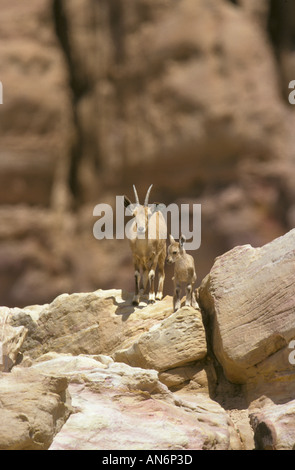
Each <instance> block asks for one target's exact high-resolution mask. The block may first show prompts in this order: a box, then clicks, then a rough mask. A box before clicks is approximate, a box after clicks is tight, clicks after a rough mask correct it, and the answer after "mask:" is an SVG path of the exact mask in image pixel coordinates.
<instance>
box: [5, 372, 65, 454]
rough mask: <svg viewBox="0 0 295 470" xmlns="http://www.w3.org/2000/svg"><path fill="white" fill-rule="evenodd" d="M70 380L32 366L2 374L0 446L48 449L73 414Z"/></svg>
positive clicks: (21, 448)
mask: <svg viewBox="0 0 295 470" xmlns="http://www.w3.org/2000/svg"><path fill="white" fill-rule="evenodd" d="M67 385H68V383H67V380H66V378H64V377H50V376H46V375H44V374H40V373H38V372H36V371H33V370H32V369H23V368H19V367H17V368H14V369H13V371H12V372H11V373H10V374H5V373H1V374H0V396H1V406H0V449H1V450H43V449H48V447H49V446H50V444H51V442H52V440H53V437H54V435H55V434H56V433H57V432H58V431H59V430H60V429H61V427H62V425H63V424H64V422H65V421H66V419H67V418H68V416H69V414H70V410H71V407H70V404H69V403H67V402H66V400H67V393H66V390H67Z"/></svg>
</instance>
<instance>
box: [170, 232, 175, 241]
mask: <svg viewBox="0 0 295 470" xmlns="http://www.w3.org/2000/svg"><path fill="white" fill-rule="evenodd" d="M169 238H170V243H174V242H175V239H174V237H173V236H172V235H171V234H170V235H169Z"/></svg>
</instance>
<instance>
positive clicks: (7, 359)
mask: <svg viewBox="0 0 295 470" xmlns="http://www.w3.org/2000/svg"><path fill="white" fill-rule="evenodd" d="M7 322H8V309H7V308H5V307H0V371H1V372H8V371H9V370H10V369H11V367H12V366H13V365H14V364H15V363H16V361H17V358H18V354H19V352H20V349H21V347H22V345H23V342H24V341H25V338H26V335H27V329H26V328H25V327H24V326H18V327H15V328H14V327H12V326H11V325H9V324H8V323H7Z"/></svg>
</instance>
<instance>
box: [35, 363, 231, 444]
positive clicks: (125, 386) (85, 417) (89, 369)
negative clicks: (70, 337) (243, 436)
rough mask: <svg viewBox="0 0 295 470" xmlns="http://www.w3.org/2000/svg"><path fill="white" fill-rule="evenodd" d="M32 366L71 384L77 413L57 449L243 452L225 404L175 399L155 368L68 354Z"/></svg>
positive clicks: (201, 397)
mask: <svg viewBox="0 0 295 470" xmlns="http://www.w3.org/2000/svg"><path fill="white" fill-rule="evenodd" d="M32 368H33V369H35V370H38V371H39V372H41V371H42V370H44V371H50V373H51V374H54V373H56V374H62V375H64V374H65V376H66V377H67V380H69V382H70V383H69V391H70V393H71V397H72V405H73V407H74V409H75V412H74V413H73V414H72V415H71V416H70V417H69V419H68V420H67V422H66V424H65V425H64V426H63V428H62V429H61V431H60V432H59V433H58V435H56V436H55V438H54V440H53V442H52V444H51V446H50V449H51V450H76V449H79V450H94V449H116V450H139V449H140V450H143V449H154V450H157V449H175V450H177V449H237V448H240V441H239V438H238V436H237V434H236V432H235V429H234V427H233V424H232V422H231V420H230V419H229V418H228V416H227V414H226V413H225V412H224V410H223V409H222V408H221V407H220V405H218V404H217V403H215V402H213V401H212V400H210V399H209V398H208V397H206V396H204V395H202V394H201V395H196V396H195V397H194V399H193V400H191V399H190V398H189V397H176V396H174V395H173V394H172V393H171V392H169V390H168V388H167V387H166V386H165V385H164V384H162V383H161V382H160V381H159V379H158V374H157V372H156V371H155V370H146V369H145V370H143V369H140V368H137V367H130V366H128V365H126V364H123V363H113V362H112V361H109V363H108V365H107V366H105V365H103V364H102V363H100V362H99V361H95V360H94V359H93V358H90V357H89V358H86V357H83V358H81V357H79V358H77V357H70V356H68V355H67V356H64V355H59V356H57V357H55V358H54V359H51V360H48V361H42V362H39V363H38V364H35V365H33V366H32ZM163 423H165V424H163Z"/></svg>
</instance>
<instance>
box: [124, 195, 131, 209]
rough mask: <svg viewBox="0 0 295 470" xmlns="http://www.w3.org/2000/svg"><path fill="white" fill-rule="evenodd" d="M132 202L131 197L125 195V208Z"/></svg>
mask: <svg viewBox="0 0 295 470" xmlns="http://www.w3.org/2000/svg"><path fill="white" fill-rule="evenodd" d="M130 204H131V201H130V199H129V198H128V197H127V196H124V207H125V209H126V207H128V206H130Z"/></svg>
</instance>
